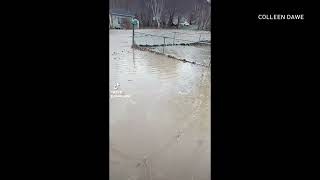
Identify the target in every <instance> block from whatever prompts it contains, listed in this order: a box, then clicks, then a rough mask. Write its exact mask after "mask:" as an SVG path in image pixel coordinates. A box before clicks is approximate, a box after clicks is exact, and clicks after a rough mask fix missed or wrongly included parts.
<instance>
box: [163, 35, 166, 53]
mask: <svg viewBox="0 0 320 180" xmlns="http://www.w3.org/2000/svg"><path fill="white" fill-rule="evenodd" d="M165 45H166V37H163V53H164V46H165Z"/></svg>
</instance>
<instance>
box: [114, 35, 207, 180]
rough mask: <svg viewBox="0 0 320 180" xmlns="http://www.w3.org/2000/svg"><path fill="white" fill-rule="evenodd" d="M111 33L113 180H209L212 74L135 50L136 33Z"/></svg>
mask: <svg viewBox="0 0 320 180" xmlns="http://www.w3.org/2000/svg"><path fill="white" fill-rule="evenodd" d="M144 31H145V32H153V31H156V33H159V30H140V32H144ZM109 33H110V42H109V45H110V57H109V65H110V66H109V67H110V93H111V94H112V95H115V94H117V93H118V96H113V97H112V98H110V152H109V155H110V179H112V180H129V179H130V180H149V179H150V180H188V179H190V180H209V179H210V177H211V176H210V173H211V172H210V166H211V162H210V161H211V160H210V159H211V158H210V86H211V84H210V81H211V79H210V68H208V67H202V66H197V65H193V64H190V63H183V62H181V61H177V60H174V59H170V58H167V57H165V56H161V55H157V54H153V53H150V52H147V51H139V50H136V49H132V48H131V47H130V46H131V42H132V39H131V38H130V36H131V35H132V31H131V30H110V32H109ZM170 51H173V50H172V49H170ZM205 51H208V49H206V50H205ZM198 52H202V51H200V50H197V51H194V53H193V54H192V55H190V56H191V57H192V56H195V57H197V54H195V53H198ZM201 56H202V55H201V54H199V56H198V57H201ZM200 60H201V58H200ZM115 85H116V86H115ZM120 91H122V92H120ZM119 93H120V95H119Z"/></svg>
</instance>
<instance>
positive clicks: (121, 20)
mask: <svg viewBox="0 0 320 180" xmlns="http://www.w3.org/2000/svg"><path fill="white" fill-rule="evenodd" d="M134 17H135V15H134V14H133V13H132V12H129V11H127V10H125V9H116V8H114V9H110V11H109V19H110V20H109V21H110V25H109V26H110V28H114V29H131V28H132V24H131V19H132V18H134Z"/></svg>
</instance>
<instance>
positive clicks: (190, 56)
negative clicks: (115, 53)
mask: <svg viewBox="0 0 320 180" xmlns="http://www.w3.org/2000/svg"><path fill="white" fill-rule="evenodd" d="M134 43H135V46H137V47H140V48H141V47H142V48H144V49H145V50H146V49H147V50H148V51H151V52H156V53H160V54H164V55H167V56H169V57H172V58H175V59H178V60H182V61H184V62H189V63H192V64H197V65H202V66H207V67H209V66H210V65H211V48H210V47H211V33H210V32H198V31H189V32H185V31H161V30H158V31H157V30H154V31H146V32H145V31H135V32H134Z"/></svg>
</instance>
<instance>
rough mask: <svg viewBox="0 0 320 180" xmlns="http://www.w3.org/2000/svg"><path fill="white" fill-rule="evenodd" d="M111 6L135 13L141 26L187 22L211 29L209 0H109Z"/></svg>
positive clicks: (171, 24) (201, 28) (170, 25)
mask: <svg viewBox="0 0 320 180" xmlns="http://www.w3.org/2000/svg"><path fill="white" fill-rule="evenodd" d="M109 8H110V9H112V8H118V9H125V10H127V11H130V12H132V13H134V14H135V16H136V18H137V19H138V20H139V21H140V27H141V28H179V24H180V23H185V22H187V23H188V24H189V25H193V26H196V28H197V29H199V30H211V3H210V2H208V1H207V0H109Z"/></svg>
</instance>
